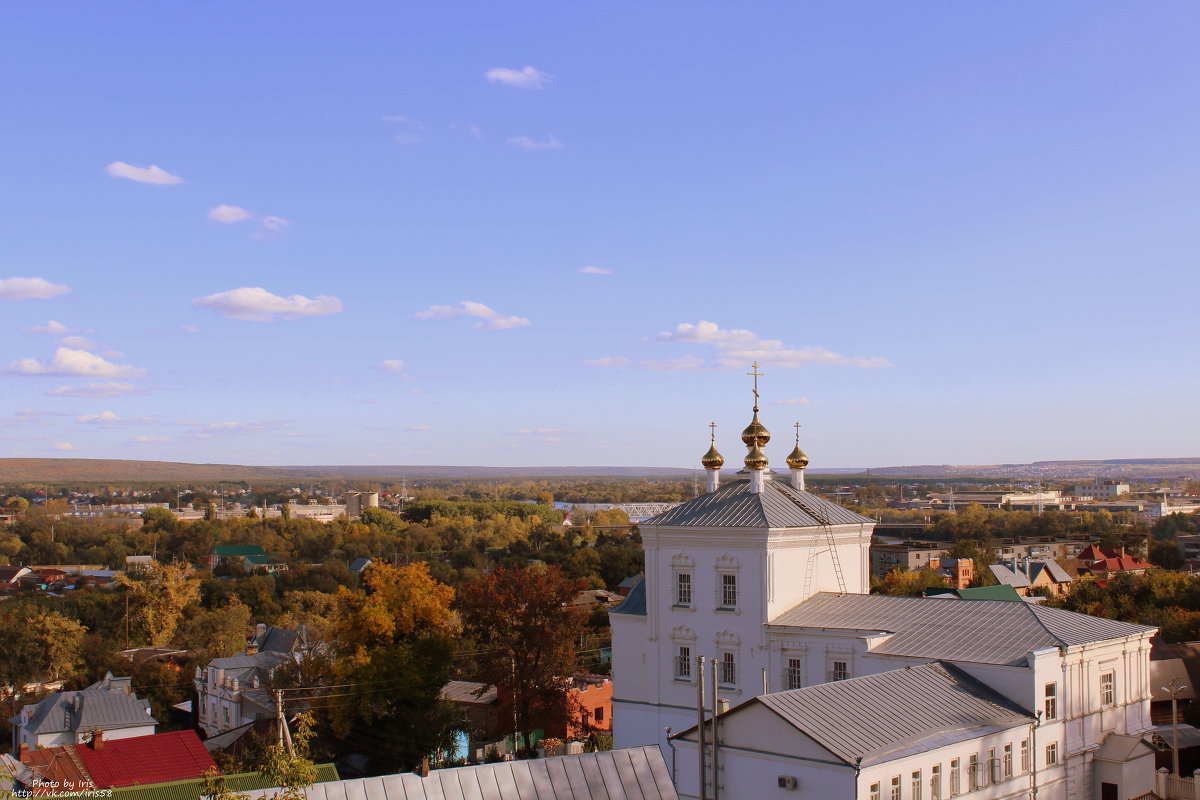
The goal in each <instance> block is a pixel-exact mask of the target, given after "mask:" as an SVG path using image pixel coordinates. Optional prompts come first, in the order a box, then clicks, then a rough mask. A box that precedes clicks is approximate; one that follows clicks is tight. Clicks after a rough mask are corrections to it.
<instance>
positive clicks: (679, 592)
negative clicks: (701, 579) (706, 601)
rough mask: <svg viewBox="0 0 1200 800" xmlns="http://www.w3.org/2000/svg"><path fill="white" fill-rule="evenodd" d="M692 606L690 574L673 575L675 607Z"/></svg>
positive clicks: (678, 573) (677, 573) (679, 573)
mask: <svg viewBox="0 0 1200 800" xmlns="http://www.w3.org/2000/svg"><path fill="white" fill-rule="evenodd" d="M691 604H692V573H690V572H676V573H675V605H677V606H690V605H691Z"/></svg>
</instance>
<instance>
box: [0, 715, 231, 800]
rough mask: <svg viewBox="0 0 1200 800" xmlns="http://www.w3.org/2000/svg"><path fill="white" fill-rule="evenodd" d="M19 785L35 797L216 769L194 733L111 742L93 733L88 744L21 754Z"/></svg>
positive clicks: (196, 774)
mask: <svg viewBox="0 0 1200 800" xmlns="http://www.w3.org/2000/svg"><path fill="white" fill-rule="evenodd" d="M20 762H21V764H22V766H23V767H25V770H26V771H25V772H24V773H23V774H22V775H20V776H18V780H19V782H20V783H21V784H23V785H24V786H25V787H26V788H28V789H29V790H30V791H31V792H32V793H33V794H34V796H37V795H39V794H43V793H44V794H54V793H55V792H61V791H62V790H64V789H66V790H67V792H66V794H68V795H70V794H72V793H73V791H72V790H71V787H75V788H74V791H75V792H83V791H85V790H97V789H112V788H116V787H123V786H137V785H140V784H147V783H161V782H163V781H175V780H183V779H196V778H200V777H201V776H203V775H204V773H205V772H207V771H209V770H213V769H216V766H217V765H216V764H215V763H214V762H213V760H212V756H210V755H209V754H208V751H207V750H205V749H204V745H203V744H201V743H200V737H198V736H197V735H196V732H195V731H192V730H184V731H175V732H173V733H161V734H156V735H152V736H138V737H134V738H128V739H120V740H116V741H110V740H109V739H108V738H107V737H106V736H105V734H104V732H103V731H97V732H96V734H95V735H94V736H93V737H92V739H91V741H90V742H88V743H87V744H68V745H62V746H57V747H46V748H40V749H36V750H31V749H27V748H22V750H21V751H20Z"/></svg>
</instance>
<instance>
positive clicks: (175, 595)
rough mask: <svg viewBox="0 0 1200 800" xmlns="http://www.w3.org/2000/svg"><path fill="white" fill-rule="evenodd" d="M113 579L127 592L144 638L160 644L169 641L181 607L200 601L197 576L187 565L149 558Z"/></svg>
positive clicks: (176, 624)
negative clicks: (136, 568) (145, 564)
mask: <svg viewBox="0 0 1200 800" xmlns="http://www.w3.org/2000/svg"><path fill="white" fill-rule="evenodd" d="M117 582H118V583H119V584H120V585H122V586H124V587H125V589H126V591H128V592H129V599H130V605H131V607H132V609H133V615H134V618H135V619H136V620H137V623H138V626H139V627H140V628H141V630H142V632H143V633H144V634H145V637H146V641H148V642H149V643H150V644H151V645H153V646H154V647H160V646H162V645H165V644H166V643H167V642H169V641H171V637H172V636H173V635H174V633H175V628H176V626H178V625H179V621H180V619H181V618H182V616H183V610H184V609H185V608H187V607H188V606H189V605H191V604H193V603H196V602H198V601H199V600H200V578H198V577H197V576H196V574H195V571H194V570H193V569H192V568H191V566H189V565H187V564H175V563H168V564H162V563H159V562H157V561H151V562H150V564H149V566H148V567H147V568H145V569H142V570H139V571H138V572H136V573H125V574H123V575H119V576H118V577H117Z"/></svg>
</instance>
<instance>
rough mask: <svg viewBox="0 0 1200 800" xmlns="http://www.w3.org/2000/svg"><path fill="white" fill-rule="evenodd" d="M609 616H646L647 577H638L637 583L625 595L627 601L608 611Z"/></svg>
mask: <svg viewBox="0 0 1200 800" xmlns="http://www.w3.org/2000/svg"><path fill="white" fill-rule="evenodd" d="M608 613H609V614H632V615H633V616H637V617H644V616H646V576H645V575H638V576H637V583H635V584H633V588H632V589H630V590H629V594H627V595H625V599H624V600H622V601H621V602H620V603H618V604H617V605H615V606H613V607H612V608H610V609H609V610H608Z"/></svg>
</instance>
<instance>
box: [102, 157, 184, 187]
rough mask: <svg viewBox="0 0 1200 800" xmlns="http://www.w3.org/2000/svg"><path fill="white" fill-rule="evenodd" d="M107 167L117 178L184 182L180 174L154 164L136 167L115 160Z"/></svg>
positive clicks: (154, 181)
mask: <svg viewBox="0 0 1200 800" xmlns="http://www.w3.org/2000/svg"><path fill="white" fill-rule="evenodd" d="M105 169H106V170H107V171H108V174H109V175H112V176H113V177H115V178H128V179H129V180H131V181H137V182H138V183H157V184H160V185H166V184H170V183H182V182H183V178H181V177H179V176H178V175H172V174H171V173H169V172H167V171H166V170H165V169H160V168H159V167H156V166H155V165H154V164H151V165H150V166H148V167H135V166H133V165H132V164H126V163H125V162H124V161H114V162H112V163H111V164H109V165H108V166H107V167H105Z"/></svg>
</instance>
